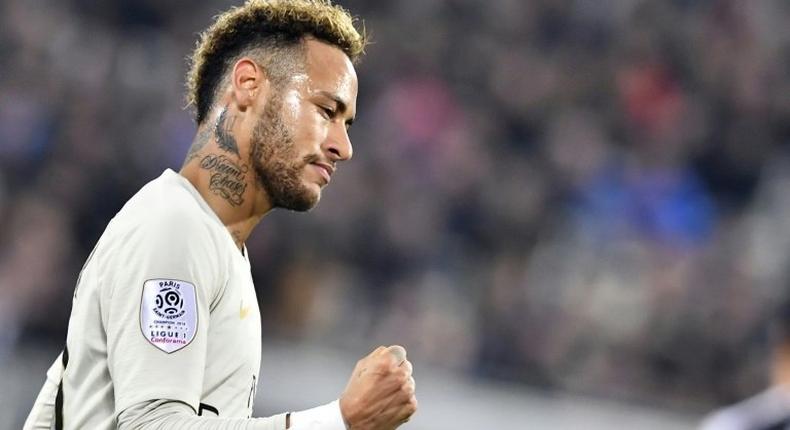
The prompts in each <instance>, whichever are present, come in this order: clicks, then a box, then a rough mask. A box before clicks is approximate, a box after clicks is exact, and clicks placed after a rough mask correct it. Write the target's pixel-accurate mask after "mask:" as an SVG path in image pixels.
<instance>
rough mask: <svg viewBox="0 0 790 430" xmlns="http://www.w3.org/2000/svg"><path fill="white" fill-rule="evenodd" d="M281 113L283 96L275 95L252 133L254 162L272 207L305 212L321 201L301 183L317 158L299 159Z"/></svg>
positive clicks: (317, 195) (318, 196) (261, 184)
mask: <svg viewBox="0 0 790 430" xmlns="http://www.w3.org/2000/svg"><path fill="white" fill-rule="evenodd" d="M281 112H282V97H281V96H280V95H278V94H275V95H273V96H272V98H271V99H270V100H269V101H268V102H267V104H266V107H265V108H264V111H263V115H262V116H261V118H260V119H259V120H258V123H257V124H256V125H255V129H254V130H253V132H252V145H251V146H252V151H251V158H252V165H253V168H254V170H255V174H256V177H257V181H258V184H259V185H260V186H261V187H262V188H263V190H264V191H265V192H266V194H267V196H268V197H269V199H270V201H271V204H272V206H273V207H276V208H283V209H288V210H293V211H298V212H306V211H309V210H310V209H312V208H313V207H315V205H316V204H318V200H319V199H320V197H321V196H320V194H319V193H316V192H314V191H313V190H311V189H310V188H308V187H307V186H306V185H305V184H304V183H303V182H302V172H303V171H304V168H305V166H307V165H308V164H310V163H312V162H314V161H317V158H318V157H316V156H307V157H304V158H303V159H301V160H300V159H298V156H299V154H298V152H297V150H296V148H295V147H294V142H293V136H292V135H291V132H290V130H289V129H288V127H287V126H286V125H285V122H284V121H283V118H282V114H281Z"/></svg>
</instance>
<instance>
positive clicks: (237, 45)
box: [187, 0, 367, 124]
mask: <svg viewBox="0 0 790 430" xmlns="http://www.w3.org/2000/svg"><path fill="white" fill-rule="evenodd" d="M354 24H355V19H354V18H353V17H352V16H351V15H350V14H349V13H348V11H346V10H345V9H343V8H342V7H341V6H338V5H334V4H332V2H331V0H248V1H247V3H245V4H244V5H243V6H239V7H234V8H231V9H230V10H228V11H226V12H224V13H222V14H220V15H218V16H217V17H216V20H215V21H214V23H213V24H212V25H211V27H209V28H208V29H207V30H206V31H204V32H203V33H202V34H201V35H200V40H199V41H198V43H197V46H196V47H195V50H194V52H193V53H192V56H191V57H190V69H189V72H188V74H187V105H192V106H194V107H195V110H196V115H195V120H196V121H197V123H198V124H201V123H202V122H203V120H204V119H205V118H206V115H208V112H209V109H210V108H211V105H212V104H213V103H214V97H215V93H216V92H217V87H218V86H219V85H220V83H221V82H222V79H223V77H224V76H225V74H226V72H227V70H228V69H229V68H230V67H231V66H232V65H233V63H234V62H235V61H236V60H237V59H238V58H240V57H241V56H242V55H250V54H257V55H256V56H257V57H258V58H256V61H260V62H261V64H262V66H263V67H264V69H266V71H267V74H269V75H270V78H272V79H274V80H275V81H276V80H283V79H286V76H283V75H285V74H287V73H286V72H287V71H288V70H292V68H284V65H285V64H287V63H293V61H292V60H293V58H294V57H297V55H291V56H287V55H283V54H295V53H294V51H293V49H292V48H300V47H302V41H303V40H304V38H305V37H308V36H309V37H314V38H316V39H318V40H321V41H323V42H326V43H329V44H331V45H334V46H337V47H338V48H340V49H341V50H342V51H343V52H345V53H346V55H348V57H349V59H350V60H351V61H352V62H353V63H356V62H357V61H358V60H359V58H360V57H361V55H362V54H363V52H364V49H365V45H366V44H367V36H366V34H365V31H364V28H362V29H357V28H356V27H355V25H354ZM284 57H287V58H288V59H290V60H291V61H290V62H289V61H286V59H285V58H284Z"/></svg>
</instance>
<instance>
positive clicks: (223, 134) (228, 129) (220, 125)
mask: <svg viewBox="0 0 790 430" xmlns="http://www.w3.org/2000/svg"><path fill="white" fill-rule="evenodd" d="M227 114H228V108H227V107H225V108H224V109H223V110H222V113H221V114H219V118H218V119H217V125H216V127H215V131H214V133H215V134H216V135H217V146H219V147H220V149H222V150H223V151H227V152H231V153H233V154H236V155H238V156H241V154H239V146H238V145H237V144H236V138H234V137H233V123H235V122H236V117H235V116H231V117H230V118H228V117H227Z"/></svg>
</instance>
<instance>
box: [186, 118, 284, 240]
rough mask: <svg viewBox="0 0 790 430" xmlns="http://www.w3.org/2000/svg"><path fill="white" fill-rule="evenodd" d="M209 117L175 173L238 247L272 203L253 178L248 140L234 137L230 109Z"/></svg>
mask: <svg viewBox="0 0 790 430" xmlns="http://www.w3.org/2000/svg"><path fill="white" fill-rule="evenodd" d="M213 117H215V119H214V120H213V121H210V120H208V119H207V120H206V121H205V122H204V123H203V124H202V125H201V126H200V127H199V128H198V132H197V134H196V135H195V139H194V140H193V142H192V147H191V148H190V149H189V153H188V154H187V158H186V160H185V161H184V165H183V166H182V167H181V171H180V172H179V173H180V174H181V175H182V176H183V177H185V178H186V179H187V180H188V181H189V182H191V183H192V185H193V186H194V187H195V188H196V189H197V190H198V192H199V193H200V195H201V196H202V197H203V199H204V200H205V201H206V203H208V205H209V206H210V207H211V209H212V210H213V211H214V212H215V213H216V214H217V216H218V217H219V219H220V220H221V221H222V223H223V224H224V225H225V227H226V228H227V229H228V232H229V233H230V235H231V236H232V237H233V240H234V242H236V246H238V247H239V249H242V248H243V246H244V243H245V242H246V241H247V238H248V237H249V236H250V234H251V233H252V230H253V229H254V228H255V226H256V225H258V223H259V222H260V221H261V219H263V217H264V216H265V215H266V214H267V213H268V212H269V211H270V210H271V209H272V204H271V203H270V202H269V199H268V197H267V196H266V193H265V192H263V190H262V189H261V186H260V184H259V183H258V181H257V178H256V174H255V171H254V169H253V165H252V162H251V158H250V151H249V142H238V141H237V140H236V138H235V137H234V133H233V127H234V123H235V116H234V115H233V113H232V112H229V111H228V109H226V108H222V109H221V110H218V111H217V112H215V115H213Z"/></svg>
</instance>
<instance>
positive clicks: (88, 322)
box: [26, 170, 261, 430]
mask: <svg viewBox="0 0 790 430" xmlns="http://www.w3.org/2000/svg"><path fill="white" fill-rule="evenodd" d="M260 326H261V324H260V313H259V308H258V301H257V298H256V296H255V290H254V288H253V283H252V277H251V274H250V264H249V260H248V259H247V257H246V250H245V252H244V253H242V252H240V251H239V249H238V248H237V247H236V244H235V243H234V242H233V240H232V238H231V236H230V234H229V232H228V231H227V229H226V227H225V226H224V225H223V223H222V222H221V221H220V219H219V218H218V217H217V216H216V214H215V213H214V211H213V210H212V209H211V208H210V207H209V206H208V204H207V203H206V202H205V201H204V200H203V198H202V197H201V196H200V194H199V193H198V191H197V190H196V189H195V188H194V187H193V186H192V184H191V183H190V182H189V181H187V180H186V179H185V178H183V177H182V176H181V175H179V174H177V173H175V172H174V171H172V170H167V171H165V172H164V173H163V174H162V175H161V176H160V177H159V178H157V179H155V180H153V181H151V182H150V183H148V184H147V185H146V186H145V187H143V188H142V189H141V190H140V191H139V192H138V193H137V194H136V195H135V196H134V197H132V199H131V200H129V202H127V204H126V205H125V206H124V207H123V209H122V210H121V211H120V212H119V213H118V214H117V215H116V216H115V218H113V220H112V221H111V222H110V224H109V225H108V226H107V229H106V230H105V232H104V234H103V235H102V237H101V238H100V239H99V242H98V243H97V245H96V247H95V249H94V250H93V252H92V253H91V255H90V257H88V261H87V262H86V263H85V266H84V267H83V270H82V273H81V274H80V277H79V279H78V281H77V286H76V290H75V294H74V301H73V306H72V311H71V317H70V319H69V327H68V335H67V339H66V349H65V351H64V354H63V355H62V356H61V357H58V359H57V360H56V361H55V363H54V364H53V365H52V367H51V368H50V369H49V371H48V372H47V382H46V383H45V386H44V388H43V389H42V391H41V394H40V395H39V398H38V399H37V401H36V405H34V408H33V411H31V415H30V417H29V418H28V423H27V424H26V427H28V426H31V427H32V426H33V425H34V424H38V425H40V424H41V421H42V420H50V419H52V420H53V421H54V420H56V419H57V420H58V421H59V423H58V424H59V427H61V428H63V429H99V430H100V429H114V428H116V420H117V417H118V414H120V413H121V412H122V411H124V410H125V409H126V408H129V407H130V406H133V405H135V404H138V403H140V402H145V401H150V400H155V399H170V400H176V401H180V402H183V403H185V404H188V405H189V406H191V407H192V408H193V409H194V410H195V411H196V412H198V414H199V415H204V416H205V415H209V416H215V415H218V416H221V417H239V418H243V417H249V416H250V415H251V414H252V409H253V398H254V396H255V389H256V388H255V387H256V384H257V382H258V372H259V369H260V360H261V332H260ZM64 364H65V366H64ZM59 391H60V393H59ZM53 405H54V406H55V407H54V411H55V413H54V415H56V417H49V416H48V415H51V414H47V413H46V412H45V411H46V410H47V408H49V409H50V410H52V406H53ZM54 425H55V423H54V422H53V423H51V425H50V426H51V427H54Z"/></svg>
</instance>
